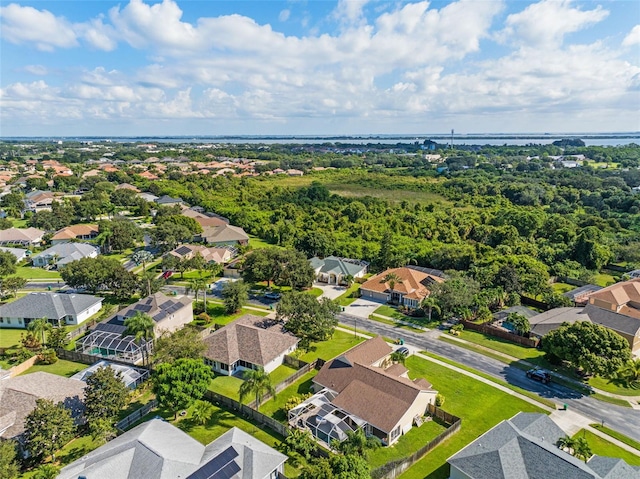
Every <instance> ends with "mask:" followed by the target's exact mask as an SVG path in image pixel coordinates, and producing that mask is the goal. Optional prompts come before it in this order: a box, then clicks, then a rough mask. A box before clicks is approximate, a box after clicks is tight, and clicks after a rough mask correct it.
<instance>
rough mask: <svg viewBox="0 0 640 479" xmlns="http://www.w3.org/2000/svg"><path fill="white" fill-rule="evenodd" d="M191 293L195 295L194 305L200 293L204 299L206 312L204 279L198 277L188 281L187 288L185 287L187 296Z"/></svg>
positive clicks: (205, 310) (205, 284)
mask: <svg viewBox="0 0 640 479" xmlns="http://www.w3.org/2000/svg"><path fill="white" fill-rule="evenodd" d="M191 291H193V292H194V293H195V294H196V298H195V299H196V303H197V302H198V295H199V293H200V291H202V295H203V298H204V312H205V313H206V312H207V282H206V281H205V279H204V278H203V277H202V276H200V277H199V278H194V279H192V280H191V281H189V286H187V291H186V292H187V294H189V293H190V292H191Z"/></svg>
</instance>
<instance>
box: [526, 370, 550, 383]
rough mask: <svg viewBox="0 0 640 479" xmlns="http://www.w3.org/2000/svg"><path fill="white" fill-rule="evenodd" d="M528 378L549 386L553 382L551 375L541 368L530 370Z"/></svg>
mask: <svg viewBox="0 0 640 479" xmlns="http://www.w3.org/2000/svg"><path fill="white" fill-rule="evenodd" d="M527 377H528V378H529V379H533V380H534V381H540V382H541V383H542V384H547V383H549V382H550V381H551V373H550V372H549V371H545V370H544V369H540V368H533V369H529V370H528V371H527Z"/></svg>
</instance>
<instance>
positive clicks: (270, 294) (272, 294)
mask: <svg viewBox="0 0 640 479" xmlns="http://www.w3.org/2000/svg"><path fill="white" fill-rule="evenodd" d="M264 297H265V298H267V299H280V293H275V292H273V291H269V292H268V293H264Z"/></svg>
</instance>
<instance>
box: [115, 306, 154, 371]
mask: <svg viewBox="0 0 640 479" xmlns="http://www.w3.org/2000/svg"><path fill="white" fill-rule="evenodd" d="M124 325H125V327H126V328H127V329H126V330H125V331H124V333H122V336H135V338H136V344H138V345H139V346H140V345H141V344H142V341H144V347H143V348H142V362H143V364H148V362H149V342H150V341H151V340H153V338H154V337H155V332H154V330H153V328H154V326H155V321H154V320H153V318H152V317H151V316H149V315H148V314H145V313H141V312H140V311H136V314H134V315H133V316H131V317H129V318H127V319H125V320H124ZM145 355H146V358H145Z"/></svg>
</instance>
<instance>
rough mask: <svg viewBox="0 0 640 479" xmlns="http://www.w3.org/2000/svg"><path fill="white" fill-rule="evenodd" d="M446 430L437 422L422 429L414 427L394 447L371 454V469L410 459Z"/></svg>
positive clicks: (425, 425) (380, 449)
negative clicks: (405, 458)
mask: <svg viewBox="0 0 640 479" xmlns="http://www.w3.org/2000/svg"><path fill="white" fill-rule="evenodd" d="M445 430H446V427H445V426H443V425H441V424H439V423H437V422H436V421H428V422H425V423H424V424H422V426H420V427H413V428H411V430H410V431H409V432H408V433H407V434H404V435H403V436H401V437H400V439H398V442H396V443H395V444H394V445H393V446H391V447H380V448H378V449H376V450H375V451H373V452H371V453H370V455H369V465H370V466H371V469H375V468H376V467H380V466H383V465H385V464H386V463H388V462H391V461H396V460H398V459H402V458H404V457H408V456H410V455H411V454H413V453H414V452H416V451H417V450H419V449H420V448H421V447H423V446H425V445H427V444H428V443H429V441H432V440H433V439H434V438H435V437H436V436H438V434H440V433H442V432H443V431H445Z"/></svg>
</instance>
